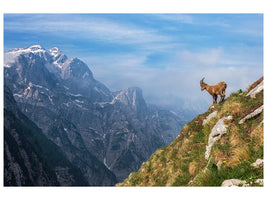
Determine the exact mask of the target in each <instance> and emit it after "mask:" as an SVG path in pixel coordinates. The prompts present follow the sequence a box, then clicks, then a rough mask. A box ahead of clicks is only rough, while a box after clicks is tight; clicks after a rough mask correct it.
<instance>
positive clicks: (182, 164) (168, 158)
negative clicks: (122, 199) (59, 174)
mask: <svg viewBox="0 0 267 200" xmlns="http://www.w3.org/2000/svg"><path fill="white" fill-rule="evenodd" d="M262 185H263V77H262V78H260V79H259V80H258V81H256V82H255V83H253V84H252V85H251V86H250V87H249V88H248V89H247V91H246V92H242V91H241V90H239V91H238V92H236V93H233V94H231V95H230V97H229V98H227V99H226V100H225V101H223V102H222V103H219V104H215V105H212V106H211V107H210V108H209V110H208V111H207V112H205V113H203V114H201V115H198V116H197V117H196V118H194V119H193V120H192V121H191V122H189V123H187V124H186V125H185V126H184V127H183V129H182V131H181V132H180V134H179V136H178V137H177V138H176V139H175V140H174V141H173V142H172V143H171V144H170V145H168V146H165V147H162V148H160V149H158V150H157V151H156V152H155V153H154V154H153V155H152V156H151V157H150V158H149V159H148V160H147V161H146V162H144V163H143V164H142V167H141V168H140V169H139V171H138V172H133V173H131V174H130V175H129V177H128V178H127V179H125V180H124V181H123V182H122V183H119V184H117V186H262Z"/></svg>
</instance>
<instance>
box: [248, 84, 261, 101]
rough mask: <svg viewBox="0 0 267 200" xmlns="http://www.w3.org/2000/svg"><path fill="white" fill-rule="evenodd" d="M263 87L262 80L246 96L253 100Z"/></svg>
mask: <svg viewBox="0 0 267 200" xmlns="http://www.w3.org/2000/svg"><path fill="white" fill-rule="evenodd" d="M263 87H264V83H263V80H262V82H260V83H259V84H258V85H257V86H256V87H255V88H253V89H252V90H250V91H249V93H248V94H247V95H246V96H250V98H255V97H256V94H258V93H259V92H261V91H262V90H263Z"/></svg>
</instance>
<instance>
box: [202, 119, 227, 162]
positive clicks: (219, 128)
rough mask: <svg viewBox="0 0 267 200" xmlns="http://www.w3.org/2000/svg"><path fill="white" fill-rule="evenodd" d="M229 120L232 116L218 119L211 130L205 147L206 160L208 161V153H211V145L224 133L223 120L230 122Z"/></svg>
mask: <svg viewBox="0 0 267 200" xmlns="http://www.w3.org/2000/svg"><path fill="white" fill-rule="evenodd" d="M231 118H232V116H228V117H223V118H221V119H219V121H218V122H217V123H216V124H215V126H214V127H213V128H212V130H211V133H210V135H209V141H208V145H207V146H206V152H205V159H206V160H208V159H209V156H210V151H211V148H212V146H213V144H214V143H215V142H216V141H217V140H219V139H220V138H221V137H222V136H223V135H224V134H225V133H226V126H225V125H224V120H225V119H227V120H230V119H231Z"/></svg>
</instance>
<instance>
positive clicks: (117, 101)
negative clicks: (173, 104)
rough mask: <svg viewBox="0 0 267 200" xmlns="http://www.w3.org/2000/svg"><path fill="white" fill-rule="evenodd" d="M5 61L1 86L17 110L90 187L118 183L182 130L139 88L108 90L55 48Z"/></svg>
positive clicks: (17, 52)
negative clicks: (4, 87)
mask: <svg viewBox="0 0 267 200" xmlns="http://www.w3.org/2000/svg"><path fill="white" fill-rule="evenodd" d="M4 61H5V65H4V78H5V81H4V84H5V86H7V87H9V88H10V90H11V91H12V93H13V95H14V98H15V100H16V102H17V106H18V108H19V109H20V110H21V112H22V113H23V114H24V115H25V116H27V117H28V118H29V119H30V120H32V121H33V122H34V123H35V124H36V125H37V126H38V127H39V128H40V129H41V130H42V132H43V134H44V135H45V136H46V137H47V138H48V139H49V140H51V141H53V142H54V143H55V144H56V145H57V146H58V147H59V148H60V149H61V151H62V152H64V154H65V156H66V157H67V158H68V160H69V161H70V162H71V163H72V164H73V165H75V166H76V167H78V168H79V169H80V170H81V171H82V173H83V175H84V176H85V177H86V179H87V181H88V182H90V185H114V184H115V183H116V182H118V181H122V180H123V179H125V178H126V177H127V176H128V175H129V173H130V172H132V171H137V170H138V169H139V168H140V166H141V164H142V162H143V161H145V160H146V159H148V158H149V156H150V155H151V154H152V153H153V152H154V151H155V150H156V149H157V148H159V147H161V146H165V145H167V144H169V143H170V142H171V141H172V140H173V139H174V138H175V137H176V136H177V134H178V133H179V131H180V130H181V127H182V122H181V120H180V118H179V116H177V115H175V114H174V113H172V112H169V111H166V110H161V109H159V108H157V107H155V106H151V105H148V104H146V102H145V100H144V99H143V96H142V91H141V89H139V88H128V89H125V90H122V91H119V92H111V91H109V89H108V88H107V87H106V86H104V85H103V84H102V83H100V82H98V81H97V80H95V79H94V77H93V74H92V72H91V71H90V69H89V68H88V66H87V65H86V64H85V63H83V62H82V61H81V60H79V59H78V58H68V57H67V56H66V55H65V54H63V53H62V52H61V51H60V50H59V49H58V48H52V49H50V50H46V49H44V48H42V47H41V46H39V45H35V46H31V47H27V48H17V49H12V50H10V51H7V52H5V54H4Z"/></svg>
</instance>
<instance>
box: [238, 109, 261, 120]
mask: <svg viewBox="0 0 267 200" xmlns="http://www.w3.org/2000/svg"><path fill="white" fill-rule="evenodd" d="M262 111H263V105H262V106H261V107H259V108H257V109H256V110H254V111H253V112H252V113H250V114H248V115H247V116H246V117H244V118H243V119H241V120H240V121H239V122H238V123H239V124H243V123H244V122H245V121H246V120H247V119H251V118H252V117H255V116H256V115H258V114H260V113H261V112H262Z"/></svg>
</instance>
